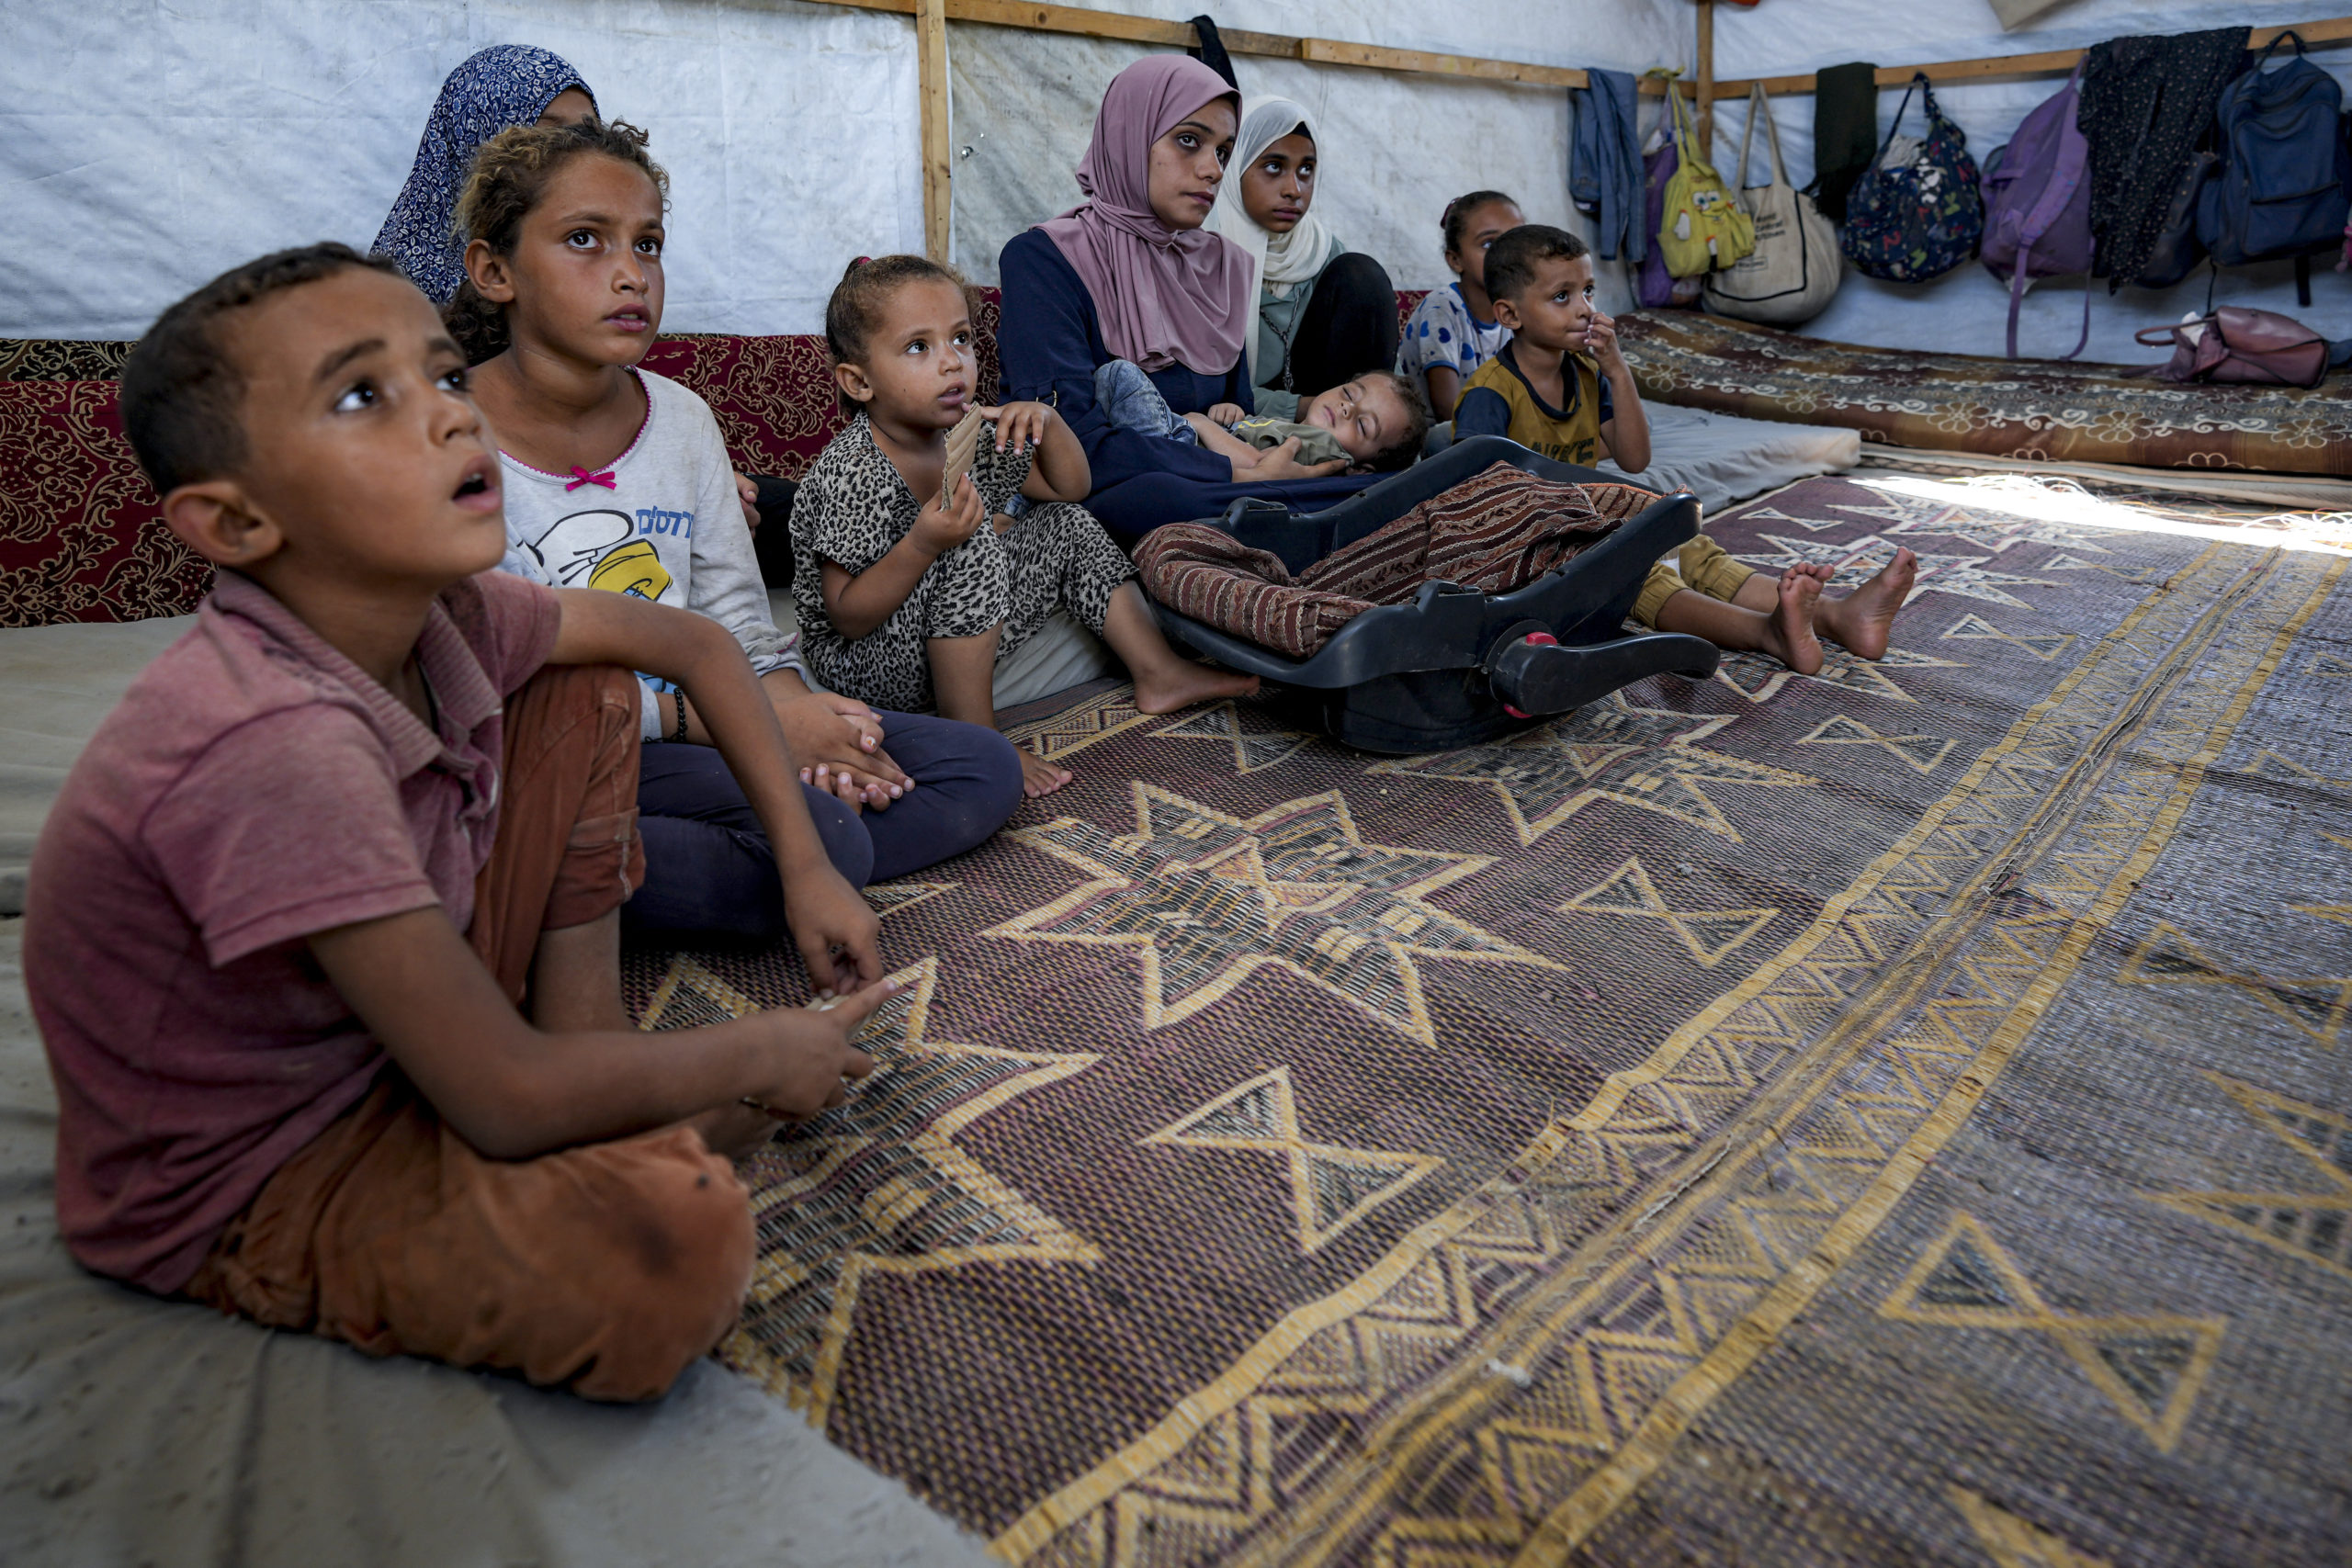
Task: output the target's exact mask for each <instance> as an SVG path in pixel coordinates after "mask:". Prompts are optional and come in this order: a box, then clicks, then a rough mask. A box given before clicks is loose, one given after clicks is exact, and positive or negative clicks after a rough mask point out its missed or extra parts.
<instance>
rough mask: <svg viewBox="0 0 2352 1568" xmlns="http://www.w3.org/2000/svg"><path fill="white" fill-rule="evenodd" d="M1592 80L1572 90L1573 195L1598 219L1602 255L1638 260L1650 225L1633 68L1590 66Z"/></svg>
mask: <svg viewBox="0 0 2352 1568" xmlns="http://www.w3.org/2000/svg"><path fill="white" fill-rule="evenodd" d="M1585 76H1586V79H1587V80H1589V82H1590V83H1591V84H1592V85H1590V86H1588V87H1571V88H1569V89H1568V102H1569V103H1570V104H1571V105H1573V106H1574V107H1575V110H1576V139H1575V143H1574V154H1573V156H1571V157H1570V159H1569V160H1568V198H1569V199H1570V200H1571V201H1573V202H1575V203H1576V205H1577V211H1579V212H1581V213H1583V214H1585V215H1586V216H1587V217H1589V218H1594V219H1598V220H1599V222H1598V223H1597V224H1596V226H1595V227H1596V229H1597V233H1596V234H1595V235H1594V240H1595V243H1596V244H1597V245H1598V247H1599V249H1600V255H1601V259H1602V260H1604V261H1614V260H1615V259H1616V258H1617V257H1618V256H1619V255H1621V254H1622V255H1623V257H1624V258H1625V259H1626V260H1627V261H1629V262H1639V261H1642V260H1645V258H1647V256H1648V255H1649V249H1650V247H1649V235H1648V234H1647V233H1646V232H1645V230H1646V229H1647V228H1648V225H1647V224H1645V223H1644V222H1643V221H1642V216H1643V214H1642V133H1641V129H1640V123H1639V112H1638V107H1637V106H1638V105H1639V103H1640V100H1639V99H1638V98H1636V97H1635V96H1634V74H1633V73H1632V72H1630V71H1602V70H1598V69H1596V68H1594V67H1591V66H1587V67H1586V68H1585Z"/></svg>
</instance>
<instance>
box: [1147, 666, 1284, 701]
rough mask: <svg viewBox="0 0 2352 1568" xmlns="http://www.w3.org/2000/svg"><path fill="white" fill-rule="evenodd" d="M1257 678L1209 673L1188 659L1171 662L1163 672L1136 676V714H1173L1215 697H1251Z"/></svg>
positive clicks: (1206, 669) (1218, 672) (1253, 694)
mask: <svg viewBox="0 0 2352 1568" xmlns="http://www.w3.org/2000/svg"><path fill="white" fill-rule="evenodd" d="M1257 694H1258V677H1256V676H1255V675H1243V674H1240V673H1238V672H1237V671H1231V670H1212V669H1210V668H1209V667H1208V666H1207V665H1205V664H1195V663H1193V661H1192V660H1189V659H1179V660H1172V661H1171V662H1170V664H1169V666H1168V668H1167V669H1165V670H1158V671H1152V672H1151V673H1150V674H1148V675H1136V712H1137V713H1174V712H1175V711H1176V710H1177V709H1178V708H1188V707H1191V706H1192V705H1193V704H1194V703H1206V702H1214V701H1216V699H1217V698H1219V697H1254V696H1256V695H1257Z"/></svg>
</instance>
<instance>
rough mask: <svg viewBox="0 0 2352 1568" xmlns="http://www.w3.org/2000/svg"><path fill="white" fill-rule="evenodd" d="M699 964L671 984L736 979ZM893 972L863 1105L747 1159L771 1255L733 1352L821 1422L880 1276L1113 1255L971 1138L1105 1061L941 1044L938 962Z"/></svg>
mask: <svg viewBox="0 0 2352 1568" xmlns="http://www.w3.org/2000/svg"><path fill="white" fill-rule="evenodd" d="M699 967H700V966H699V965H696V964H694V963H693V961H692V960H690V959H680V960H679V961H678V963H677V964H676V965H675V966H674V967H673V971H672V975H671V977H670V979H665V980H664V982H663V984H664V986H665V987H668V986H669V985H670V983H671V980H676V981H677V982H678V984H679V985H680V986H681V987H696V988H700V989H703V990H705V991H706V993H707V994H708V993H709V992H710V990H711V987H713V986H714V985H719V986H721V987H722V988H723V983H718V982H716V981H715V977H712V976H708V973H707V971H704V972H703V976H702V977H700V978H697V977H696V976H695V975H694V974H693V973H692V971H693V970H695V969H698V968H699ZM891 978H893V979H895V980H897V981H898V982H899V984H900V985H902V986H904V987H906V989H905V991H903V992H902V993H901V994H900V995H899V996H898V997H895V998H892V999H890V1000H889V1001H888V1002H885V1003H883V1004H882V1006H881V1007H880V1008H879V1009H877V1010H876V1012H875V1014H874V1016H873V1018H872V1019H870V1020H869V1021H867V1023H866V1026H865V1030H864V1032H861V1034H860V1035H859V1037H858V1042H857V1043H858V1044H859V1045H860V1046H861V1047H862V1048H864V1049H865V1051H867V1052H869V1053H870V1054H871V1055H873V1056H874V1058H875V1064H876V1065H875V1069H874V1071H873V1073H872V1074H870V1075H869V1076H867V1077H865V1079H864V1080H863V1081H861V1082H860V1083H859V1084H858V1085H857V1087H856V1088H855V1089H853V1090H852V1091H851V1093H850V1099H849V1103H847V1104H846V1105H842V1106H839V1107H837V1108H835V1109H834V1110H831V1111H826V1112H825V1113H824V1114H823V1115H821V1116H819V1117H817V1118H816V1119H815V1120H813V1121H810V1122H806V1123H804V1124H802V1125H801V1126H798V1127H796V1128H793V1129H790V1130H789V1131H787V1132H786V1133H784V1134H781V1135H780V1136H779V1137H778V1138H777V1139H776V1140H775V1142H773V1143H770V1144H768V1145H765V1146H764V1147H763V1148H762V1149H761V1150H760V1151H759V1153H757V1154H756V1155H754V1156H752V1158H751V1160H750V1161H748V1162H747V1163H748V1164H749V1166H750V1170H749V1171H748V1172H747V1176H746V1179H748V1180H749V1181H750V1183H751V1185H752V1195H753V1196H752V1212H753V1215H754V1217H755V1218H756V1220H757V1221H758V1223H759V1230H760V1258H759V1263H758V1266H757V1268H756V1270H755V1271H754V1273H753V1275H752V1291H751V1295H750V1298H749V1299H748V1300H747V1301H746V1302H745V1303H744V1307H743V1320H742V1322H741V1324H740V1325H738V1327H737V1328H736V1330H735V1332H734V1333H733V1334H731V1335H730V1336H729V1337H728V1338H727V1339H726V1341H725V1342H724V1343H722V1344H721V1345H720V1346H719V1350H718V1353H719V1356H720V1358H721V1359H724V1360H726V1361H727V1362H729V1364H730V1365H732V1366H734V1367H735V1368H736V1369H738V1370H739V1371H743V1372H746V1373H748V1374H750V1375H751V1376H752V1377H754V1378H757V1379H759V1380H760V1381H761V1382H763V1383H764V1384H765V1385H766V1386H767V1387H768V1388H769V1390H770V1391H771V1392H774V1393H783V1394H785V1395H786V1397H787V1398H788V1399H789V1400H790V1401H791V1402H792V1404H795V1405H797V1406H801V1407H804V1408H806V1409H807V1411H808V1413H809V1424H810V1425H812V1426H814V1427H818V1428H819V1429H820V1430H822V1429H823V1427H824V1426H825V1423H826V1421H827V1420H828V1419H829V1418H830V1416H831V1413H832V1406H833V1398H834V1392H835V1389H836V1386H837V1384H838V1382H839V1380H840V1377H841V1370H842V1356H843V1353H844V1351H845V1349H846V1348H847V1346H848V1343H849V1337H850V1334H851V1331H852V1329H853V1327H854V1320H855V1317H856V1313H857V1299H858V1293H859V1291H860V1289H861V1288H862V1287H863V1286H864V1285H865V1282H866V1281H867V1280H871V1279H874V1278H875V1277H876V1276H906V1275H914V1274H923V1273H929V1272H932V1271H933V1270H936V1269H964V1268H974V1267H979V1266H983V1265H996V1266H1000V1267H1001V1266H1003V1265H1007V1264H1022V1263H1026V1264H1056V1263H1080V1264H1086V1263H1093V1262H1096V1261H1098V1260H1099V1259H1100V1258H1101V1256H1102V1255H1101V1253H1100V1252H1098V1251H1097V1250H1096V1248H1095V1247H1094V1245H1093V1244H1092V1243H1091V1242H1089V1241H1088V1240H1086V1238H1085V1237H1083V1236H1080V1235H1078V1234H1077V1233H1076V1232H1074V1231H1072V1230H1070V1229H1069V1227H1068V1226H1066V1225H1064V1224H1062V1223H1061V1222H1060V1221H1058V1220H1057V1219H1055V1218H1054V1217H1053V1216H1052V1215H1051V1214H1048V1213H1046V1212H1045V1211H1044V1210H1042V1209H1040V1208H1038V1207H1037V1206H1036V1205H1035V1203H1033V1202H1031V1201H1029V1200H1028V1199H1027V1198H1025V1197H1023V1195H1022V1194H1021V1193H1020V1192H1019V1191H1017V1190H1014V1189H1013V1188H1012V1186H1010V1185H1009V1184H1007V1183H1006V1182H1004V1181H1003V1180H1001V1179H999V1178H998V1177H997V1176H995V1175H994V1174H993V1173H991V1172H990V1171H989V1170H988V1169H987V1168H985V1167H983V1166H982V1165H981V1164H980V1163H979V1162H978V1160H976V1159H974V1158H973V1157H972V1156H970V1155H969V1154H967V1152H965V1150H964V1149H963V1148H962V1147H960V1146H959V1145H957V1144H956V1134H958V1133H961V1132H962V1131H963V1130H964V1129H965V1128H967V1127H968V1126H970V1125H971V1124H972V1123H973V1122H977V1121H978V1120H979V1119H980V1118H981V1117H983V1116H986V1115H988V1114H989V1112H990V1111H995V1110H997V1109H999V1108H1000V1107H1001V1106H1003V1105H1005V1104H1006V1103H1008V1102H1009V1101H1011V1100H1014V1099H1016V1098H1018V1097H1020V1096H1022V1095H1024V1094H1028V1093H1031V1092H1033V1091H1035V1090H1036V1089H1043V1088H1045V1087H1046V1085H1048V1084H1052V1083H1058V1082H1059V1081H1061V1080H1062V1079H1064V1078H1067V1077H1071V1076H1072V1075H1074V1074H1077V1073H1081V1072H1084V1071H1085V1070H1086V1069H1087V1068H1088V1067H1090V1066H1093V1065H1094V1063H1096V1062H1097V1061H1100V1060H1101V1059H1102V1058H1101V1057H1100V1056H1098V1055H1087V1054H1069V1055H1055V1054H1051V1053H1046V1052H1033V1051H1005V1050H999V1049H996V1048H994V1047H992V1046H985V1045H966V1044H959V1043H956V1042H955V1041H952V1040H942V1039H937V1038H934V1037H933V1035H932V1033H931V1009H932V1003H933V998H934V996H935V994H936V992H937V990H938V986H939V961H938V959H937V958H935V957H931V958H925V959H924V960H923V961H922V963H920V964H912V965H910V966H909V967H908V968H905V969H902V970H900V971H899V973H898V974H896V975H894V976H891ZM720 999H723V998H720ZM734 1000H736V1001H741V1009H740V1010H738V1011H737V1012H736V1014H735V1016H741V1012H742V1011H748V1010H751V1005H750V1003H749V1002H748V1000H743V999H742V998H740V996H738V997H737V998H734Z"/></svg>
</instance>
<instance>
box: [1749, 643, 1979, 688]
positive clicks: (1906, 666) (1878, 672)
mask: <svg viewBox="0 0 2352 1568" xmlns="http://www.w3.org/2000/svg"><path fill="white" fill-rule="evenodd" d="M1821 651H1822V655H1823V658H1822V664H1821V668H1820V669H1819V670H1818V671H1815V672H1814V673H1813V674H1810V675H1800V674H1798V673H1797V672H1796V671H1793V670H1792V669H1790V668H1789V667H1788V666H1787V665H1785V664H1783V663H1781V661H1780V660H1777V659H1770V658H1767V657H1766V656H1765V655H1763V654H1760V653H1742V652H1738V651H1736V650H1734V649H1725V650H1724V654H1723V657H1722V658H1721V660H1718V661H1717V663H1716V665H1715V679H1716V680H1717V681H1719V682H1722V683H1723V684H1724V685H1725V686H1728V687H1730V688H1731V689H1732V690H1733V691H1735V692H1737V693H1738V694H1740V695H1741V696H1743V697H1746V698H1747V700H1748V701H1749V702H1751V703H1769V702H1770V701H1771V700H1772V699H1773V698H1774V697H1776V696H1778V695H1780V694H1781V692H1782V691H1783V690H1785V689H1786V688H1787V687H1788V685H1789V684H1790V682H1795V681H1809V682H1813V683H1814V684H1815V685H1818V686H1834V687H1836V688H1838V690H1839V691H1844V692H1859V693H1860V694H1863V695H1864V696H1871V697H1884V698H1886V699H1887V700H1888V701H1890V702H1897V703H1916V702H1917V701H1918V700H1919V699H1918V698H1917V697H1915V696H1913V695H1912V694H1910V693H1908V692H1906V691H1905V690H1904V689H1903V688H1902V687H1900V686H1898V685H1896V684H1895V683H1894V677H1893V676H1891V675H1889V674H1888V673H1887V671H1890V670H1965V669H1967V668H1968V666H1966V665H1965V664H1962V663H1961V662H1960V661H1959V660H1951V659H1936V658H1932V657H1930V656H1929V655H1928V654H1924V653H1919V652H1916V651H1914V650H1913V649H1907V648H1890V649H1887V650H1886V657H1885V658H1883V659H1880V660H1870V659H1861V658H1858V657H1856V656H1855V655H1854V654H1851V653H1849V652H1848V651H1847V650H1846V649H1842V648H1839V647H1838V645H1837V644H1835V643H1827V644H1824V645H1823V647H1822V650H1821Z"/></svg>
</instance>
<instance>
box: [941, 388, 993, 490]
mask: <svg viewBox="0 0 2352 1568" xmlns="http://www.w3.org/2000/svg"><path fill="white" fill-rule="evenodd" d="M987 435H988V424H987V422H985V421H984V420H982V419H981V418H980V411H979V408H978V405H977V404H976V405H974V406H973V407H971V408H968V409H966V410H965V411H964V417H963V418H961V419H959V420H957V421H956V423H955V426H954V428H953V429H951V430H949V431H948V433H947V463H946V466H945V467H944V468H942V469H941V470H940V474H939V493H940V494H941V495H942V496H944V497H945V498H946V499H945V501H944V502H943V504H945V505H953V504H955V501H956V480H957V479H962V478H963V477H964V476H965V475H966V474H968V473H970V472H971V471H972V459H973V458H974V457H978V455H979V450H980V443H981V441H982V440H984V439H986V437H987Z"/></svg>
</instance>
